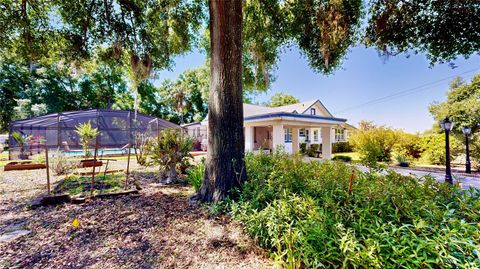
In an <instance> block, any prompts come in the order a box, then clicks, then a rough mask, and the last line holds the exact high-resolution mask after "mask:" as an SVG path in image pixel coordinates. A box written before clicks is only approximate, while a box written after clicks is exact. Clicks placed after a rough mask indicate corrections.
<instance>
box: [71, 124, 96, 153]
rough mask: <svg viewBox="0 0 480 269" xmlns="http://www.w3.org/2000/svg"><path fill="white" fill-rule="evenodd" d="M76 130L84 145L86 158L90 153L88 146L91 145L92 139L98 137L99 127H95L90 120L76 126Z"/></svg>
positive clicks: (81, 143)
mask: <svg viewBox="0 0 480 269" xmlns="http://www.w3.org/2000/svg"><path fill="white" fill-rule="evenodd" d="M75 132H76V133H77V134H78V135H79V136H80V145H82V148H83V151H84V152H85V158H86V157H87V156H88V153H89V150H88V147H89V146H90V143H91V142H92V140H93V139H95V138H96V137H97V135H98V129H97V128H93V127H92V124H91V123H90V121H88V122H84V123H80V124H78V125H77V126H75Z"/></svg>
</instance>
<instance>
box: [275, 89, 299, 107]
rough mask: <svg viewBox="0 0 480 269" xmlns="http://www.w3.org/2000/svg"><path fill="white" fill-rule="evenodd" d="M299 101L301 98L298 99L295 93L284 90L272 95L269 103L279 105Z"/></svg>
mask: <svg viewBox="0 0 480 269" xmlns="http://www.w3.org/2000/svg"><path fill="white" fill-rule="evenodd" d="M299 102H300V100H298V98H297V97H295V96H293V95H290V94H286V93H283V92H277V93H276V94H274V95H273V96H272V97H270V102H268V103H267V105H268V106H270V107H279V106H285V105H292V104H296V103H299Z"/></svg>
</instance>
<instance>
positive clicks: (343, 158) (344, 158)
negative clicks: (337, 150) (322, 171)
mask: <svg viewBox="0 0 480 269" xmlns="http://www.w3.org/2000/svg"><path fill="white" fill-rule="evenodd" d="M332 160H333V161H344V162H351V161H352V157H350V156H346V155H337V156H334V157H333V158H332Z"/></svg>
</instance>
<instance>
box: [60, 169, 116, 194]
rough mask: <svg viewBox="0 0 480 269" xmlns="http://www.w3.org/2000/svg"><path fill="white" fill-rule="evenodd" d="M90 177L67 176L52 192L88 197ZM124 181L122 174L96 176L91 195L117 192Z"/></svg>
mask: <svg viewBox="0 0 480 269" xmlns="http://www.w3.org/2000/svg"><path fill="white" fill-rule="evenodd" d="M91 179H92V177H91V176H76V175H72V176H68V177H66V178H65V179H64V180H63V181H61V182H60V183H59V184H58V185H57V186H56V187H55V189H54V190H53V192H54V193H55V194H69V195H72V196H75V195H84V196H88V195H90V181H91ZM124 181H125V175H124V174H115V175H107V176H106V177H104V176H103V175H98V176H96V177H95V184H94V192H93V194H94V195H96V194H102V193H111V192H117V191H120V190H122V189H123V186H124Z"/></svg>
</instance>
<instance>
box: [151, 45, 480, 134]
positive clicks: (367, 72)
mask: <svg viewBox="0 0 480 269" xmlns="http://www.w3.org/2000/svg"><path fill="white" fill-rule="evenodd" d="M204 61H205V56H204V55H202V54H200V53H198V52H194V53H190V54H187V55H185V56H180V57H177V58H176V59H175V66H174V67H173V69H172V70H171V71H162V72H160V74H159V80H162V79H164V78H170V79H175V78H176V77H177V76H178V75H179V74H180V73H181V72H183V71H184V70H186V69H189V68H194V67H196V66H199V65H201V64H203V62H204ZM454 63H455V65H456V68H454V69H452V68H451V67H450V66H449V65H448V64H437V65H435V66H433V67H431V66H430V64H429V62H428V60H427V59H426V57H425V56H424V55H421V54H418V55H415V54H412V55H410V56H409V57H406V55H398V56H395V57H390V58H388V59H384V58H381V57H379V56H378V53H377V52H376V51H375V49H372V48H364V47H363V46H359V47H354V48H352V49H351V50H350V52H349V53H348V54H347V58H346V59H345V60H344V63H343V65H342V67H341V68H340V69H338V70H337V71H336V72H335V73H334V74H331V75H323V74H319V73H315V72H314V71H312V70H311V69H310V67H309V66H308V63H307V60H306V59H305V58H304V57H302V56H301V55H300V53H299V51H298V49H296V48H292V49H291V50H287V51H285V52H284V53H282V55H281V56H280V62H279V63H278V68H277V70H275V75H276V80H275V82H274V83H273V84H272V86H271V90H270V91H269V92H267V93H265V94H260V95H259V96H257V97H255V99H254V101H258V102H264V101H266V100H268V98H269V97H270V96H271V95H273V94H274V93H276V92H285V93H288V94H291V95H294V96H296V97H297V98H298V99H300V100H301V101H307V100H312V99H320V100H321V101H322V102H323V103H324V105H325V106H326V107H327V108H328V109H329V110H330V111H331V112H332V113H333V114H334V116H337V117H342V118H346V119H348V122H349V123H351V124H353V125H356V124H357V122H358V121H360V120H371V121H374V122H376V123H378V124H384V125H387V126H390V127H394V128H399V129H404V130H406V131H408V132H421V131H424V130H427V129H430V128H431V126H432V124H433V123H434V121H433V119H432V117H431V116H430V114H429V113H428V105H429V104H431V103H432V102H434V101H443V100H445V93H446V92H447V90H448V84H449V82H450V81H451V80H452V78H451V77H453V76H456V75H458V74H462V75H461V76H462V77H463V78H464V79H466V80H470V78H471V77H472V76H473V75H474V74H475V73H480V56H479V55H474V56H472V57H470V58H469V59H463V58H459V59H457V60H455V61H454ZM472 70H475V71H472ZM425 84H428V85H427V86H425V87H419V86H422V85H425ZM405 91H407V92H406V93H405V94H398V95H396V96H395V98H394V97H389V96H391V95H395V94H396V93H398V92H405ZM383 97H386V98H384V99H382V100H379V101H376V102H372V101H373V100H377V99H379V98H383ZM365 103H368V104H365Z"/></svg>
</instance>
